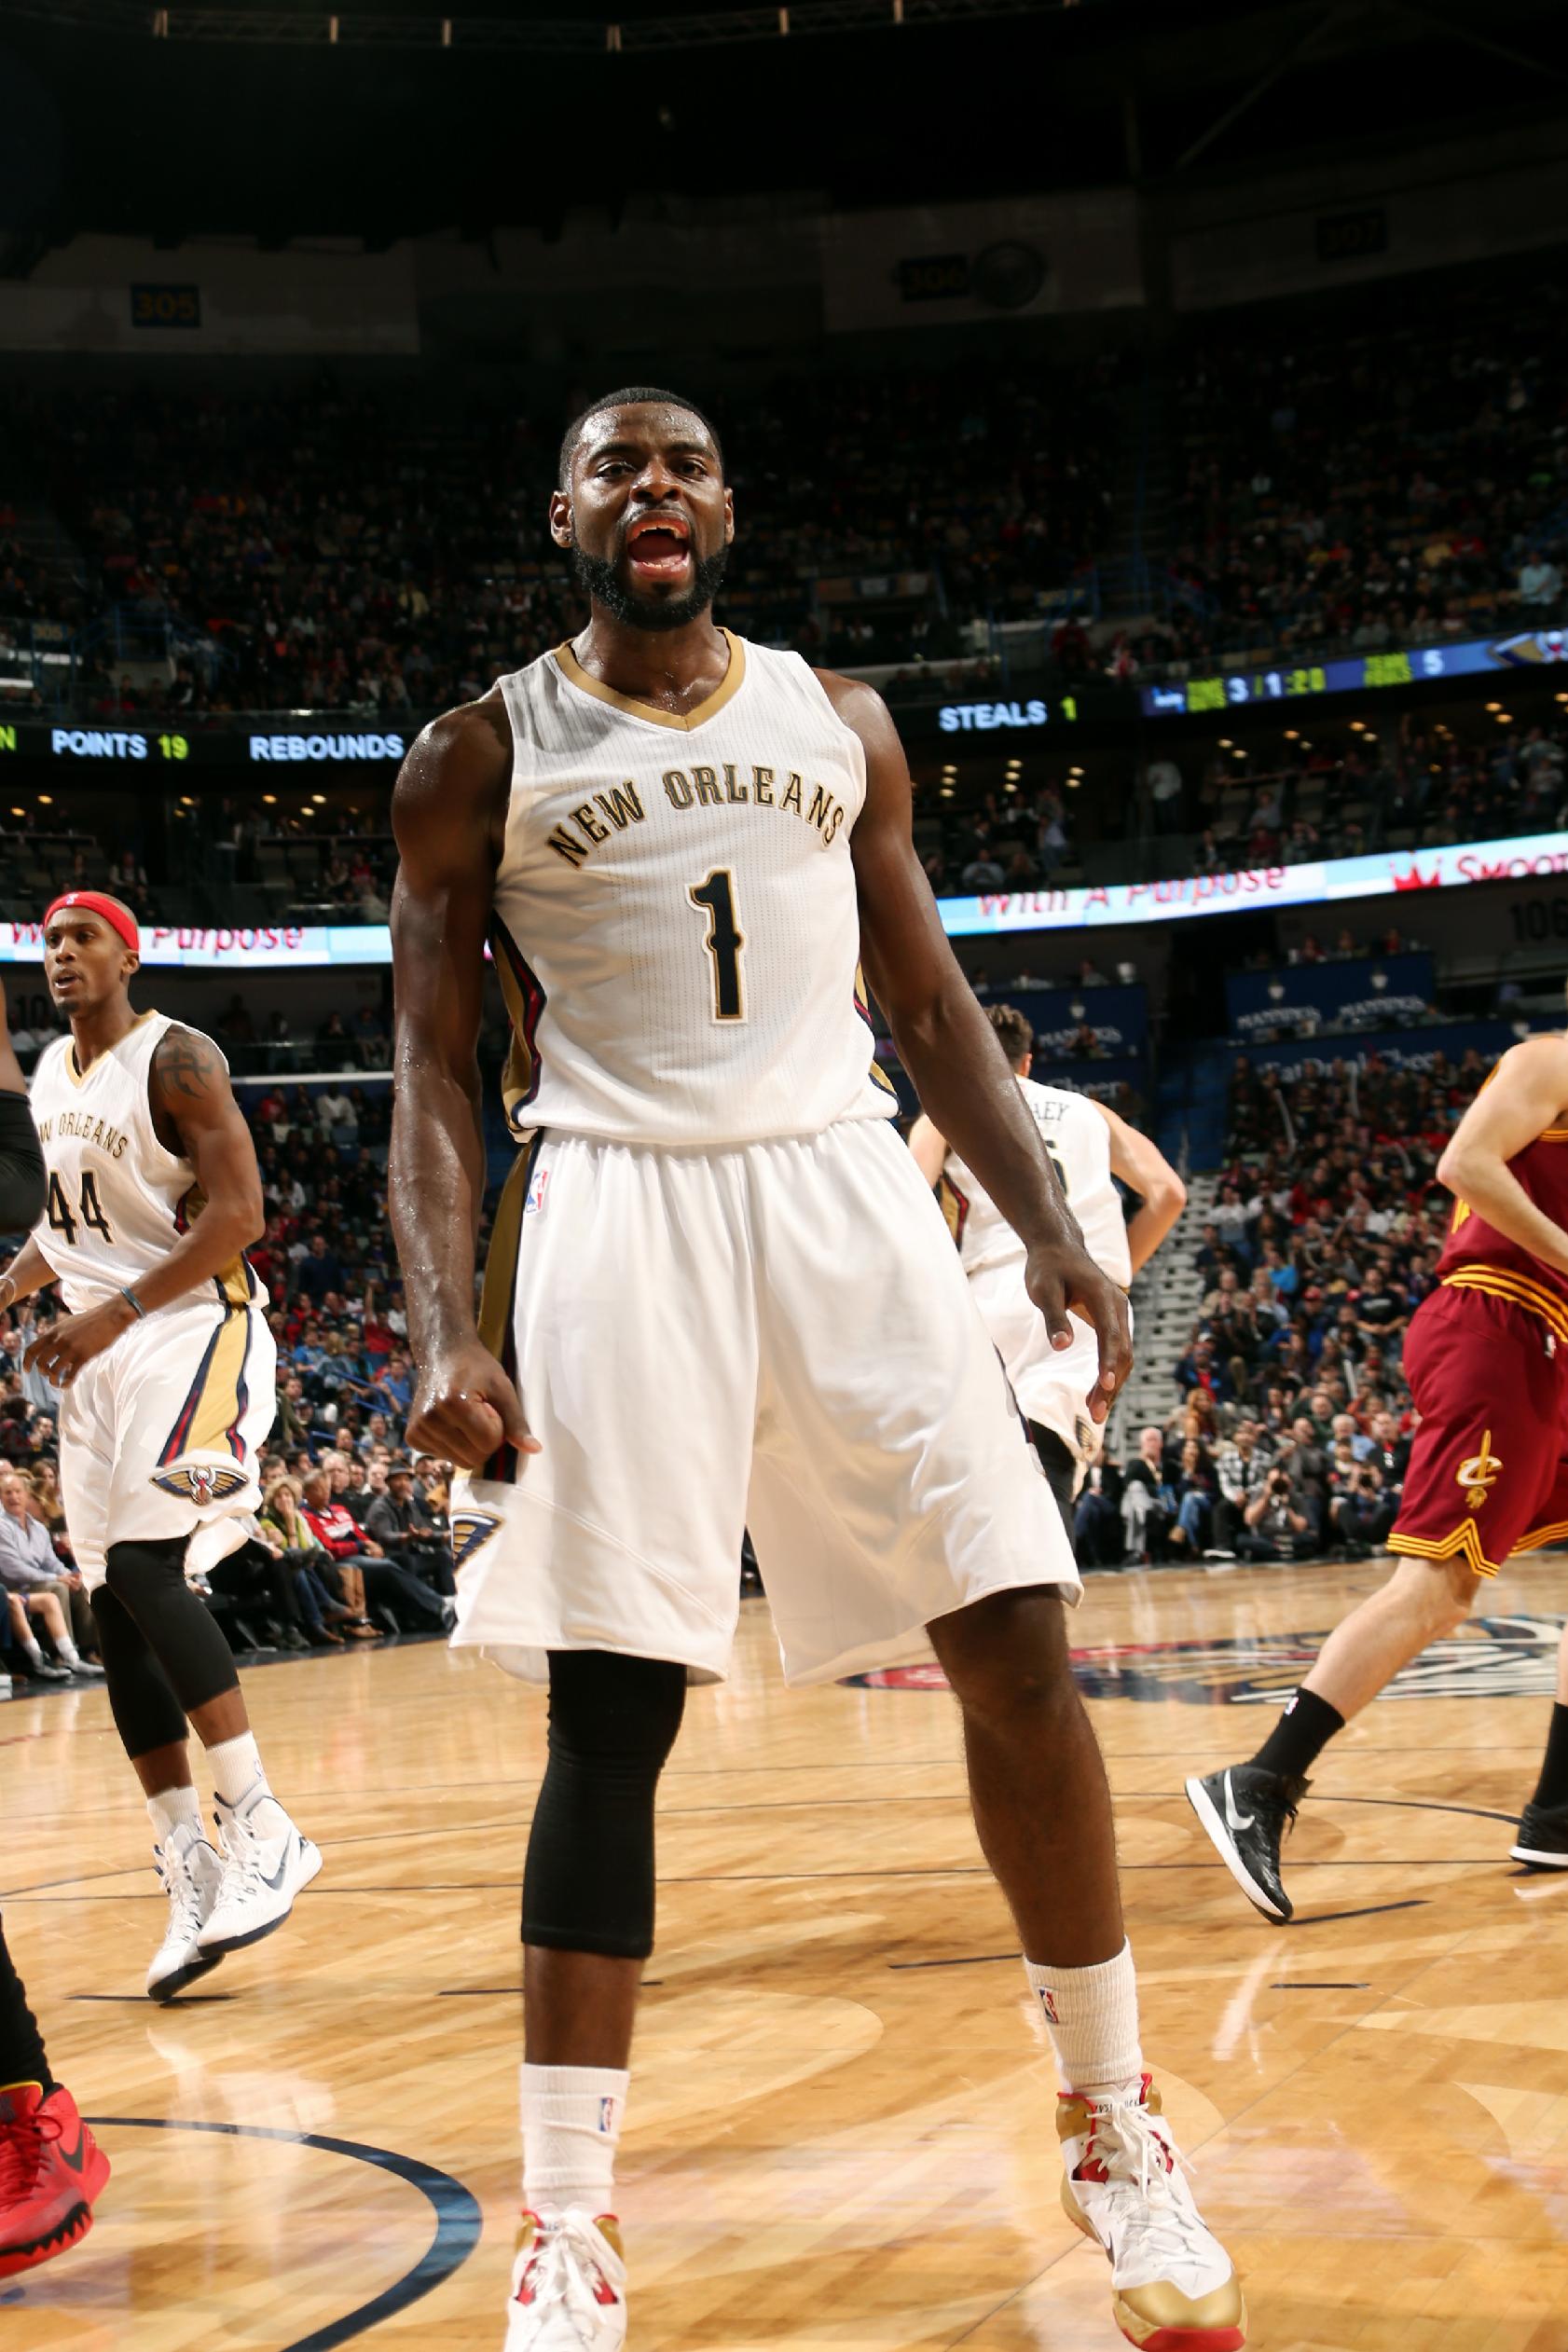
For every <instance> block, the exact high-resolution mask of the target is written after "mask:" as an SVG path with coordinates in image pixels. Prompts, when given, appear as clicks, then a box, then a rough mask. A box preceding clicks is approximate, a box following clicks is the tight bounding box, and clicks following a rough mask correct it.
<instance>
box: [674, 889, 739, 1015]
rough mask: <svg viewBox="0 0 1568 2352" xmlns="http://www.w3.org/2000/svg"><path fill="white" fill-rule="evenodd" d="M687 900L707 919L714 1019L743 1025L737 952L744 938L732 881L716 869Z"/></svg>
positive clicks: (688, 892)
mask: <svg viewBox="0 0 1568 2352" xmlns="http://www.w3.org/2000/svg"><path fill="white" fill-rule="evenodd" d="M686 896H687V897H688V898H689V899H690V900H691V901H692V904H693V905H694V906H695V908H696V909H697V911H698V912H699V914H703V915H707V917H708V941H707V945H708V954H709V956H711V957H712V959H713V1018H714V1020H715V1021H744V1020H745V1018H746V1007H745V1003H744V1001H743V998H742V996H741V987H740V951H741V949H742V948H743V947H744V946H745V944H746V935H745V933H744V932H743V931H742V930H741V928H740V925H739V923H738V922H737V921H736V911H735V877H734V875H733V874H732V873H730V872H729V869H728V868H727V867H725V866H716V867H715V868H714V870H713V872H712V873H710V874H709V875H708V879H707V881H706V882H694V883H693V885H692V887H691V888H690V889H689V890H688V891H687V893H686Z"/></svg>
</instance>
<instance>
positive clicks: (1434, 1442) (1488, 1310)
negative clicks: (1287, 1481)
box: [1187, 1037, 1568, 1919]
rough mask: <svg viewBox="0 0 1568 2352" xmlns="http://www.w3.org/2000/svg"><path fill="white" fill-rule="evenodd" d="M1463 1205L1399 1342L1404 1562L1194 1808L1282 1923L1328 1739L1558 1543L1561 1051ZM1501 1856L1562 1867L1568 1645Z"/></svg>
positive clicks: (1490, 1091) (1516, 1081)
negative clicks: (1411, 1427) (1515, 1565)
mask: <svg viewBox="0 0 1568 2352" xmlns="http://www.w3.org/2000/svg"><path fill="white" fill-rule="evenodd" d="M1437 1174H1438V1176H1439V1177H1440V1178H1441V1180H1442V1182H1443V1183H1444V1184H1446V1185H1447V1186H1448V1188H1449V1190H1450V1191H1451V1192H1452V1193H1453V1195H1454V1207H1453V1215H1452V1217H1451V1222H1450V1226H1449V1236H1448V1240H1447V1242H1446V1243H1445V1245H1444V1246H1443V1252H1442V1255H1441V1257H1440V1258H1439V1259H1438V1261H1437V1282H1438V1286H1437V1289H1436V1290H1434V1291H1433V1293H1432V1295H1431V1297H1430V1298H1429V1299H1426V1300H1424V1301H1423V1303H1422V1306H1421V1308H1420V1311H1419V1312H1418V1314H1416V1317H1415V1319H1414V1321H1413V1322H1412V1323H1411V1325H1410V1333H1409V1336H1408V1337H1407V1339H1406V1341H1405V1370H1406V1373H1407V1375H1408V1377H1409V1380H1410V1393H1411V1395H1412V1396H1414V1398H1415V1402H1416V1405H1417V1408H1418V1410H1419V1411H1420V1414H1421V1426H1420V1428H1419V1429H1418V1431H1417V1432H1416V1438H1415V1445H1414V1448H1413V1450H1412V1451H1411V1454H1410V1467H1409V1469H1408V1470H1407V1472H1406V1474H1405V1486H1404V1492H1403V1495H1402V1497H1401V1500H1400V1505H1399V1516H1398V1518H1397V1519H1396V1520H1395V1523H1394V1527H1393V1531H1392V1533H1391V1534H1390V1535H1389V1537H1388V1548H1389V1550H1390V1551H1391V1552H1393V1553H1395V1554H1396V1556H1397V1557H1398V1565H1397V1566H1396V1569H1395V1571H1394V1574H1393V1575H1392V1576H1391V1577H1390V1578H1389V1580H1388V1582H1387V1583H1386V1584H1385V1585H1384V1586H1383V1588H1382V1590H1381V1591H1380V1592H1375V1593H1373V1595H1372V1596H1371V1598H1370V1600H1369V1601H1364V1602H1362V1603H1361V1605H1360V1607H1359V1608H1358V1609H1355V1610H1354V1611H1353V1612H1352V1613H1351V1615H1350V1616H1348V1617H1346V1619H1345V1621H1344V1623H1343V1624H1342V1625H1341V1626H1340V1627H1339V1628H1338V1629H1337V1630H1336V1631H1335V1632H1333V1633H1332V1634H1330V1636H1329V1638H1328V1640H1327V1644H1325V1646H1324V1648H1323V1651H1322V1653H1321V1655H1320V1656H1319V1657H1318V1660H1317V1663H1316V1664H1315V1665H1314V1667H1313V1669H1312V1671H1311V1672H1310V1673H1309V1674H1308V1675H1307V1678H1306V1680H1305V1682H1304V1683H1303V1684H1302V1685H1301V1687H1300V1690H1299V1691H1298V1692H1297V1693H1296V1695H1295V1697H1294V1698H1293V1699H1291V1701H1290V1704H1289V1706H1288V1707H1287V1708H1286V1711H1285V1713H1284V1714H1283V1715H1282V1716H1281V1718H1280V1720H1279V1722H1278V1723H1277V1724H1276V1725H1275V1726H1274V1727H1273V1729H1272V1731H1271V1732H1270V1734H1269V1737H1268V1738H1267V1740H1265V1741H1264V1742H1263V1745H1262V1746H1261V1747H1260V1748H1259V1751H1258V1753H1257V1754H1256V1755H1254V1756H1253V1757H1252V1758H1251V1760H1250V1761H1249V1762H1247V1763H1245V1764H1234V1765H1231V1767H1229V1768H1228V1769H1223V1770H1220V1771H1217V1772H1210V1773H1206V1774H1204V1775H1203V1776H1201V1777H1200V1776H1198V1775H1194V1776H1193V1778H1192V1779H1190V1781H1188V1783H1187V1794H1188V1796H1189V1798H1190V1801H1191V1804H1192V1807H1193V1809H1194V1811H1195V1812H1196V1813H1197V1816H1198V1819H1199V1820H1200V1821H1201V1822H1202V1823H1203V1825H1204V1829H1205V1830H1206V1831H1207V1833H1208V1835H1209V1836H1210V1838H1211V1839H1212V1840H1213V1842H1214V1844H1215V1845H1216V1847H1217V1849H1218V1850H1219V1853H1220V1855H1221V1856H1222V1858H1223V1860H1224V1862H1225V1864H1226V1866H1227V1868H1228V1869H1229V1870H1230V1872H1231V1877H1233V1878H1234V1879H1235V1880H1236V1882H1237V1884H1238V1886H1240V1887H1241V1889H1242V1891H1243V1892H1244V1893H1245V1894H1246V1895H1247V1897H1248V1898H1249V1900H1250V1901H1251V1902H1252V1903H1253V1904H1254V1905H1256V1906H1257V1908H1258V1909H1259V1911H1261V1912H1262V1913H1263V1915H1264V1917H1265V1918H1266V1919H1289V1918H1290V1916H1291V1907H1292V1906H1291V1903H1290V1898H1289V1896H1288V1895H1287V1894H1286V1891H1285V1886H1284V1882H1283V1880H1282V1878H1281V1876H1280V1867H1281V1865H1280V1842H1281V1839H1282V1837H1283V1836H1284V1835H1285V1833H1286V1829H1287V1828H1288V1826H1289V1824H1290V1823H1291V1822H1293V1821H1294V1820H1295V1818H1296V1809H1297V1807H1298V1806H1299V1804H1300V1800H1301V1798H1302V1797H1303V1796H1304V1795H1305V1794H1306V1791H1307V1788H1308V1785H1309V1783H1308V1781H1307V1775H1308V1773H1309V1772H1310V1771H1311V1770H1312V1767H1313V1766H1314V1763H1315V1762H1316V1760H1317V1758H1318V1756H1319V1755H1320V1754H1322V1752H1323V1750H1324V1748H1325V1747H1326V1746H1327V1743H1328V1741H1329V1740H1331V1739H1332V1738H1333V1737H1334V1735H1335V1734H1336V1733H1337V1732H1339V1731H1341V1730H1342V1729H1343V1728H1344V1726H1345V1724H1346V1722H1347V1721H1348V1720H1349V1718H1350V1717H1351V1716H1352V1715H1355V1714H1359V1713H1360V1712H1361V1710H1362V1708H1363V1707H1365V1706H1367V1705H1369V1702H1370V1701H1371V1700H1372V1699H1375V1698H1376V1697H1377V1695H1378V1693H1379V1691H1381V1690H1382V1689H1383V1688H1384V1686H1385V1685H1387V1684H1388V1683H1389V1682H1391V1681H1392V1680H1393V1678H1394V1676H1395V1675H1396V1673H1397V1672H1398V1671H1399V1669H1400V1668H1401V1667H1402V1666H1408V1665H1409V1664H1410V1660H1411V1659H1412V1658H1414V1657H1418V1656H1419V1655H1420V1653H1421V1652H1422V1651H1423V1650H1424V1648H1425V1647H1426V1645H1427V1644H1428V1643H1429V1642H1434V1641H1437V1640H1440V1639H1441V1638H1442V1637H1443V1636H1444V1635H1445V1634H1451V1633H1455V1632H1457V1631H1458V1630H1459V1628H1460V1627H1461V1626H1462V1625H1463V1624H1464V1622H1465V1617H1466V1616H1468V1614H1469V1611H1470V1608H1471V1605H1472V1603H1473V1602H1474V1601H1475V1597H1476V1594H1477V1593H1478V1592H1479V1589H1480V1587H1481V1584H1482V1581H1483V1579H1485V1578H1487V1577H1491V1576H1494V1575H1496V1574H1497V1571H1498V1570H1499V1568H1501V1567H1502V1565H1503V1563H1504V1561H1506V1560H1509V1559H1511V1558H1513V1557H1514V1556H1515V1555H1516V1554H1519V1553H1521V1552H1529V1551H1534V1550H1535V1549H1536V1548H1537V1547H1539V1546H1541V1545H1543V1544H1557V1543H1561V1541H1562V1540H1563V1538H1564V1537H1565V1536H1568V1037H1540V1038H1529V1039H1527V1040H1526V1042H1525V1043H1524V1044H1522V1045H1516V1046H1515V1047H1514V1048H1513V1049H1512V1051H1511V1052H1507V1053H1505V1055H1504V1056H1503V1058H1502V1060H1501V1061H1500V1062H1499V1063H1498V1065H1497V1066H1496V1068H1495V1070H1493V1072H1492V1076H1491V1078H1490V1079H1489V1080H1487V1083H1486V1085H1485V1086H1484V1087H1483V1088H1482V1090H1481V1092H1480V1093H1479V1095H1478V1096H1477V1097H1476V1100H1475V1101H1474V1102H1473V1103H1472V1104H1471V1106H1470V1107H1469V1109H1468V1110H1467V1111H1466V1112H1465V1116H1464V1118H1463V1119H1462V1120H1461V1121H1460V1122H1459V1125H1458V1127H1457V1128H1456V1129H1455V1130H1454V1133H1453V1136H1452V1138H1451V1141H1450V1143H1449V1146H1448V1148H1447V1149H1446V1150H1445V1152H1444V1154H1443V1157H1442V1159H1441V1160H1440V1161H1439V1162H1438V1165H1437ZM1511 1851H1512V1858H1513V1860H1514V1861H1515V1862H1521V1863H1523V1864H1526V1865H1527V1866H1528V1867H1529V1868H1531V1869H1535V1870H1568V1633H1565V1635H1564V1637H1563V1640H1562V1643H1561V1647H1560V1649H1559V1653H1558V1667H1557V1703H1556V1705H1555V1706H1554V1708H1553V1709H1552V1716H1551V1726H1550V1729H1549V1731H1548V1733H1547V1753H1546V1757H1545V1760H1544V1762H1543V1764H1542V1767H1541V1775H1540V1779H1539V1781H1537V1783H1536V1787H1535V1794H1534V1796H1533V1797H1532V1798H1531V1800H1530V1802H1529V1804H1528V1805H1526V1807H1525V1809H1524V1811H1523V1814H1522V1816H1521V1817H1520V1825H1519V1835H1518V1836H1517V1837H1516V1838H1515V1840H1514V1844H1513V1847H1512V1850H1511Z"/></svg>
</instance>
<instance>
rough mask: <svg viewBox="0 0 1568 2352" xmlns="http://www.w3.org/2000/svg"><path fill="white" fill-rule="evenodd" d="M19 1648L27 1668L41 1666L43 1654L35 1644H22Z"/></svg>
mask: <svg viewBox="0 0 1568 2352" xmlns="http://www.w3.org/2000/svg"><path fill="white" fill-rule="evenodd" d="M21 1646H22V1650H23V1653H24V1655H25V1656H26V1658H27V1662H28V1664H29V1666H42V1664H43V1662H44V1653H43V1651H42V1650H41V1649H40V1648H39V1647H38V1644H37V1643H36V1642H24V1643H23V1644H22V1645H21Z"/></svg>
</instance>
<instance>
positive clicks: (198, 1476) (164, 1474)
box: [153, 1462, 249, 1505]
mask: <svg viewBox="0 0 1568 2352" xmlns="http://www.w3.org/2000/svg"><path fill="white" fill-rule="evenodd" d="M153 1484H154V1486H158V1487H161V1488H162V1489H163V1492H164V1493H165V1494H177V1495H178V1496H179V1498H180V1500H181V1502H183V1503H196V1504H201V1505H205V1504H208V1503H227V1501H228V1499H229V1497H230V1495H232V1494H239V1493H240V1492H241V1491H242V1490H243V1489H244V1487H246V1486H247V1485H248V1484H249V1480H248V1479H247V1478H246V1475H245V1473H244V1471H243V1470H241V1469H238V1468H235V1467H234V1466H232V1465H230V1464H228V1463H225V1462H175V1463H172V1464H171V1465H169V1467H168V1468H167V1469H164V1470H155V1471H154V1472H153Z"/></svg>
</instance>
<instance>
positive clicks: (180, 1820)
mask: <svg viewBox="0 0 1568 2352" xmlns="http://www.w3.org/2000/svg"><path fill="white" fill-rule="evenodd" d="M147 1811H148V1814H149V1815H150V1816H151V1820H152V1825H153V1827H154V1829H156V1830H157V1832H158V1844H159V1845H160V1846H167V1845H168V1843H169V1840H170V1839H171V1838H172V1836H173V1835H174V1832H175V1831H176V1830H177V1829H191V1830H194V1831H195V1833H196V1835H197V1836H198V1837H199V1836H200V1835H201V1799H200V1798H199V1796H198V1795H197V1794H196V1791H195V1790H194V1789H193V1788H187V1789H159V1791H158V1795H156V1796H149V1797H148V1799H147Z"/></svg>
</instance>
